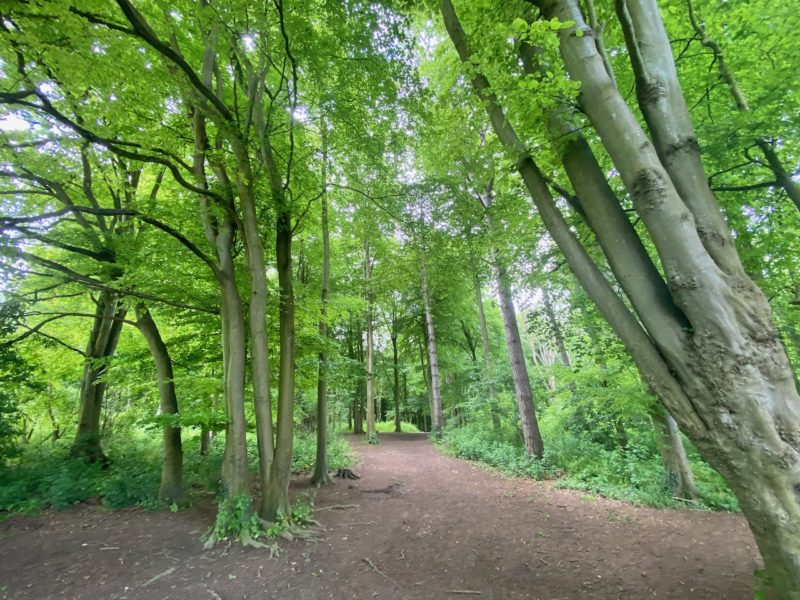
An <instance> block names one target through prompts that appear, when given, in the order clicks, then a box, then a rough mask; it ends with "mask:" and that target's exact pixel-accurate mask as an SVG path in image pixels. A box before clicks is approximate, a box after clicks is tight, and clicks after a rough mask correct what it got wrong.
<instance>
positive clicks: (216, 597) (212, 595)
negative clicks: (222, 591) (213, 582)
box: [206, 588, 222, 600]
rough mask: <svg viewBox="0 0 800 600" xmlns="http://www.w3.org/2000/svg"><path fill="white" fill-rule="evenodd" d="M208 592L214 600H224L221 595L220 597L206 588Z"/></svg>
mask: <svg viewBox="0 0 800 600" xmlns="http://www.w3.org/2000/svg"><path fill="white" fill-rule="evenodd" d="M206 591H207V592H208V593H209V594H211V597H212V598H214V600H222V596H220V595H219V594H218V593H217V592H215V591H214V590H210V589H208V588H206Z"/></svg>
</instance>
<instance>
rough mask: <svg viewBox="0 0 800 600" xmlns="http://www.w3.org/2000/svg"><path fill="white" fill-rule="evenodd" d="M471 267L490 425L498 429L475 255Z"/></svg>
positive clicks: (490, 352) (498, 420)
mask: <svg viewBox="0 0 800 600" xmlns="http://www.w3.org/2000/svg"><path fill="white" fill-rule="evenodd" d="M470 258H471V260H470V266H471V268H472V287H473V288H474V289H475V305H476V306H477V307H478V325H479V328H480V332H481V348H482V349H483V370H484V373H485V376H484V377H485V378H486V380H487V385H486V391H487V393H488V394H489V411H490V413H491V415H492V427H493V428H494V430H495V431H499V429H500V407H499V406H498V405H497V398H496V396H495V389H494V361H493V360H492V347H491V345H490V343H489V328H488V327H487V326H486V312H485V311H484V309H483V293H482V292H481V282H480V279H479V277H478V266H477V264H476V261H475V256H474V255H473V254H471V256H470Z"/></svg>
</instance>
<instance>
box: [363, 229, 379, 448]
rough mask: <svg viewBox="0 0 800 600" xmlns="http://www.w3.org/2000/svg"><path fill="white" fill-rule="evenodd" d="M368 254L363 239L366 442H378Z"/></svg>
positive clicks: (367, 241)
mask: <svg viewBox="0 0 800 600" xmlns="http://www.w3.org/2000/svg"><path fill="white" fill-rule="evenodd" d="M370 260H371V259H370V255H369V240H368V239H365V240H364V285H365V288H366V289H365V293H366V297H367V311H366V319H367V443H369V444H377V443H378V431H377V428H376V426H375V348H374V344H373V339H372V288H371V281H370V280H371V278H372V264H371V262H370Z"/></svg>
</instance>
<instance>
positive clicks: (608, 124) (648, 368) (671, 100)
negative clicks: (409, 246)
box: [441, 0, 800, 597]
mask: <svg viewBox="0 0 800 600" xmlns="http://www.w3.org/2000/svg"><path fill="white" fill-rule="evenodd" d="M532 4H533V6H532V7H531V8H532V9H533V10H532V11H531V10H526V8H525V7H524V5H522V4H519V5H515V6H514V7H513V9H514V11H515V12H516V14H517V15H518V16H517V17H516V18H517V19H518V20H516V21H514V25H515V26H516V27H517V28H518V30H519V35H521V36H524V37H526V38H527V39H528V40H530V41H532V43H533V44H534V45H536V44H537V43H541V45H542V46H544V47H546V45H547V44H548V36H549V35H552V34H551V33H550V30H551V29H555V30H556V31H557V33H558V39H559V50H560V55H561V59H562V60H563V64H564V68H565V70H566V72H568V73H569V75H570V77H571V78H572V80H574V81H575V82H577V83H579V84H580V89H579V96H578V99H579V101H580V102H581V108H582V110H583V111H584V112H585V114H586V117H587V119H588V120H589V121H590V123H591V125H592V126H593V127H594V129H595V130H596V132H597V134H598V136H599V138H600V140H601V142H602V144H603V146H604V148H605V150H606V151H607V152H608V153H609V156H610V158H611V159H612V161H613V162H614V165H615V167H616V169H617V170H618V172H619V173H620V176H621V177H622V180H623V182H624V184H625V188H626V190H627V192H628V193H629V195H630V198H631V201H632V202H633V205H634V207H635V209H636V212H637V214H638V215H639V217H640V218H641V220H642V223H643V225H644V227H645V228H646V230H647V233H648V235H649V239H650V241H651V242H652V244H653V245H654V247H655V250H656V252H657V253H658V258H659V262H660V265H661V267H662V268H663V270H664V274H665V279H662V278H661V275H660V274H659V273H658V270H657V269H655V268H654V267H652V266H648V264H647V262H648V261H646V260H643V256H644V255H642V254H641V252H639V251H638V250H637V247H639V245H638V244H636V245H634V246H631V245H623V244H620V243H619V241H618V240H619V238H618V237H611V236H613V235H614V231H613V230H612V229H611V228H610V227H608V226H604V224H603V225H601V224H599V223H592V221H591V217H589V215H588V210H587V208H588V206H589V205H590V204H591V203H594V202H596V201H597V202H599V201H600V199H601V197H600V196H596V195H593V196H592V197H591V198H589V197H584V198H581V197H580V195H579V196H578V198H579V199H580V201H581V207H582V208H584V210H585V211H586V213H587V219H590V221H589V222H590V226H592V229H593V231H594V233H595V235H596V236H597V239H598V242H599V243H600V245H601V246H602V247H603V250H604V252H605V254H606V257H607V259H608V261H609V263H610V264H611V266H612V268H614V265H615V264H616V265H618V268H619V272H620V273H627V274H631V275H635V276H636V281H635V282H633V281H630V280H627V281H626V279H625V277H621V276H618V280H619V283H620V285H621V286H622V287H623V289H624V290H625V292H626V294H627V296H628V298H629V299H630V301H631V304H632V306H633V308H634V310H635V314H636V316H637V317H638V319H640V320H641V321H640V322H641V324H640V322H639V321H637V319H636V318H635V317H634V314H633V313H631V312H630V311H629V309H628V308H627V307H626V306H625V304H624V303H623V302H622V301H621V299H620V298H619V297H618V296H616V294H615V293H614V291H613V289H612V288H611V287H610V285H609V283H608V281H607V280H606V279H605V278H604V276H603V274H602V273H601V271H600V270H599V269H598V267H597V265H596V264H595V263H594V262H593V261H592V260H591V258H590V257H589V255H588V254H587V253H586V251H585V249H584V248H583V247H582V246H581V245H580V242H579V241H578V240H577V239H576V238H575V236H574V234H573V233H572V232H571V231H570V229H569V227H568V226H567V223H566V222H565V220H564V217H563V215H562V213H561V210H560V209H559V207H558V205H557V204H556V203H555V202H554V199H553V196H552V195H551V192H550V188H549V185H548V182H547V180H546V179H545V177H544V176H543V174H542V171H541V169H540V167H539V166H538V165H537V163H536V162H535V158H534V157H533V156H532V155H531V154H530V153H529V151H528V150H527V147H526V145H525V143H524V142H523V141H522V140H521V139H520V138H519V136H518V135H517V133H516V131H515V127H514V125H513V124H512V123H511V122H510V121H509V119H508V117H507V116H506V114H505V112H504V109H503V107H502V105H501V99H500V98H499V96H498V95H497V92H495V91H494V90H493V88H492V87H491V82H490V80H489V79H488V78H487V74H485V72H484V71H483V70H482V68H481V67H482V65H483V64H484V61H482V60H481V59H480V58H478V56H475V55H473V54H472V53H471V51H470V46H469V45H468V41H467V37H466V35H465V33H464V29H463V28H462V26H461V24H460V23H459V21H458V18H457V16H456V13H455V11H454V8H453V5H452V3H451V2H450V0H443V2H442V5H441V8H442V14H443V16H444V21H445V26H446V28H447V30H448V33H449V34H450V37H451V39H452V41H453V44H454V46H455V48H456V50H457V52H458V54H459V56H460V58H461V60H462V62H464V63H466V64H469V65H475V66H474V68H472V67H471V68H470V69H468V74H469V77H470V79H471V82H472V84H473V86H474V88H475V91H476V93H477V94H478V95H479V97H480V98H481V100H482V101H483V102H484V104H485V106H486V109H487V112H488V115H489V117H490V120H491V122H492V125H493V128H494V131H495V134H496V135H497V136H498V138H499V139H500V141H501V142H502V143H503V144H504V146H505V147H506V149H507V151H508V152H509V153H510V155H511V156H512V160H513V161H514V164H515V167H516V168H517V169H518V170H519V172H520V175H521V176H522V179H523V181H524V183H525V185H526V187H527V188H528V190H529V191H530V194H531V197H532V199H533V201H534V202H535V204H536V206H537V209H538V211H539V214H540V216H541V218H542V219H543V221H544V223H545V225H546V227H547V229H548V231H549V232H550V235H552V236H553V239H554V240H555V241H556V243H557V244H558V245H559V247H560V249H561V251H562V252H563V253H564V255H565V258H566V259H567V262H568V264H569V265H570V267H571V269H572V270H573V272H574V273H575V275H576V276H577V278H578V279H579V281H580V282H581V284H582V285H583V286H584V288H585V289H586V291H587V292H588V293H589V295H590V297H592V299H593V300H594V301H595V302H596V303H597V305H598V307H599V308H600V310H601V311H602V312H603V313H604V315H605V316H606V318H607V319H608V320H609V322H610V323H611V325H612V326H613V327H614V329H615V331H616V332H617V334H618V335H619V336H620V338H621V339H622V340H623V342H624V343H625V344H626V346H627V347H628V349H629V351H630V352H631V354H632V356H633V358H634V360H635V361H636V363H637V366H638V367H639V369H640V371H641V373H642V376H643V377H644V378H645V379H646V380H647V381H648V383H649V384H650V386H651V387H652V388H653V390H654V391H655V393H656V394H657V396H658V397H659V399H660V400H661V401H662V402H663V403H664V405H665V406H666V408H667V409H668V410H669V412H670V413H671V414H672V415H674V416H675V418H676V420H677V421H678V423H679V424H680V426H681V428H682V429H683V430H684V431H685V432H686V433H687V435H688V436H689V437H690V438H691V439H692V440H693V442H694V443H695V444H696V445H697V447H698V448H699V449H700V451H701V452H702V453H703V455H704V456H705V457H706V459H707V460H708V461H709V463H710V464H712V465H713V466H714V467H715V468H716V469H717V470H719V471H720V473H722V474H723V476H724V477H725V478H726V480H727V481H728V483H729V484H730V486H731V488H732V489H733V490H734V492H735V493H736V495H737V498H738V499H739V501H740V503H741V506H742V509H743V511H744V513H745V515H746V516H747V517H748V521H749V523H750V526H751V529H752V530H753V534H754V535H755V537H756V540H757V542H758V545H759V549H760V550H761V553H762V556H763V557H764V561H765V565H766V569H767V574H768V576H769V578H770V580H771V583H772V585H773V586H774V587H775V589H777V590H779V591H780V593H782V594H783V595H785V596H786V597H793V596H792V595H795V596H796V590H798V589H800V569H798V564H799V563H798V556H800V553H799V552H798V546H797V544H798V540H800V535H798V533H800V532H799V531H798V530H797V528H796V527H794V526H793V525H791V524H792V523H798V522H800V520H798V518H797V517H798V514H799V511H800V503H798V500H797V497H796V494H795V491H794V486H795V480H796V479H797V477H798V473H799V471H798V464H799V463H798V451H799V450H800V448H799V447H798V434H800V399H798V393H797V390H796V388H795V384H794V378H793V375H792V370H791V368H790V367H789V364H788V361H787V358H786V354H785V352H784V349H783V347H782V345H781V344H780V341H779V338H778V335H777V332H776V330H775V328H774V326H773V324H772V322H771V320H770V309H769V305H768V303H767V301H766V299H765V298H764V296H763V295H762V294H761V292H760V290H758V288H757V287H756V286H755V285H754V284H753V283H752V281H751V280H750V278H749V277H748V276H747V275H746V273H745V272H744V270H743V268H742V266H741V263H740V261H739V258H738V255H737V253H736V249H735V247H734V244H733V240H732V238H731V235H730V232H729V230H728V227H727V225H726V223H725V222H724V219H723V218H722V213H721V211H720V208H719V205H718V203H717V201H716V199H715V197H714V194H713V192H712V191H711V189H710V188H709V186H708V182H707V178H706V175H705V171H704V169H703V165H702V162H701V160H700V152H699V145H698V143H697V138H696V136H695V134H694V132H693V129H692V125H691V119H690V118H689V115H688V111H687V108H686V104H685V102H684V99H683V96H682V93H681V87H680V84H679V82H678V80H677V75H676V72H675V67H674V62H673V59H672V52H671V48H670V45H669V40H668V38H667V36H666V33H665V31H664V28H663V25H662V22H661V19H660V16H659V12H658V7H657V6H656V4H655V3H654V2H650V1H648V0H642V1H630V2H624V3H622V2H620V3H617V9H618V16H619V19H620V22H621V25H622V28H623V31H624V32H625V39H626V45H627V48H628V52H629V56H630V59H631V66H632V68H633V71H634V74H635V80H636V86H637V97H638V107H639V108H640V109H641V111H642V113H643V115H644V117H645V120H646V122H647V128H648V130H649V133H650V135H651V136H652V140H651V139H650V138H649V137H648V136H647V134H646V132H645V130H644V129H643V128H642V126H641V125H640V124H639V122H638V121H637V119H636V117H635V115H634V113H633V111H632V109H631V108H630V107H629V106H628V104H627V103H626V102H625V100H624V98H623V97H622V95H621V94H620V92H619V91H618V90H617V88H616V86H615V85H614V81H613V79H612V77H611V76H610V74H609V71H608V70H607V66H606V64H607V63H606V62H604V60H603V56H602V54H601V51H600V49H599V48H598V44H597V43H596V39H597V34H596V33H595V31H594V30H593V29H592V28H591V27H590V26H589V25H588V24H587V22H586V20H585V19H584V16H583V12H582V10H581V8H580V6H579V5H578V3H577V2H575V1H572V0H564V1H548V2H544V1H543V2H536V3H532ZM512 14H513V13H512ZM538 18H543V19H546V20H544V21H537V20H536V19H538ZM529 22H530V23H531V25H530V27H529V26H528V23H529ZM540 40H541V42H539V41H540ZM553 60H555V59H553ZM486 62H488V61H486ZM476 63H477V64H476ZM487 73H488V74H489V75H491V73H492V70H491V69H487ZM615 206H618V205H616V204H615ZM608 208H609V210H608V212H609V214H618V209H615V207H614V206H610V207H608ZM618 225H619V226H620V227H621V228H622V229H623V230H624V231H629V232H630V234H629V235H628V236H627V237H628V238H629V239H633V240H634V242H635V238H638V236H637V235H636V234H635V232H634V230H633V228H632V226H631V225H630V222H629V221H628V220H627V218H625V220H624V221H622V220H621V219H620V220H619V223H618ZM612 240H614V241H613V243H612ZM604 242H605V243H604ZM665 291H667V293H664V292H665ZM645 297H648V298H651V299H652V300H654V301H651V300H648V301H647V302H645V301H644V298H645ZM754 398H758V399H759V401H758V402H753V399H754Z"/></svg>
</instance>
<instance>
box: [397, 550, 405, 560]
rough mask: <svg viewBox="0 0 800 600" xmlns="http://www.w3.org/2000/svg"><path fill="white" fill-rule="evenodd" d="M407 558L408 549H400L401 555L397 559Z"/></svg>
mask: <svg viewBox="0 0 800 600" xmlns="http://www.w3.org/2000/svg"><path fill="white" fill-rule="evenodd" d="M405 558H406V551H405V549H403V550H400V556H398V557H397V560H405Z"/></svg>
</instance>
